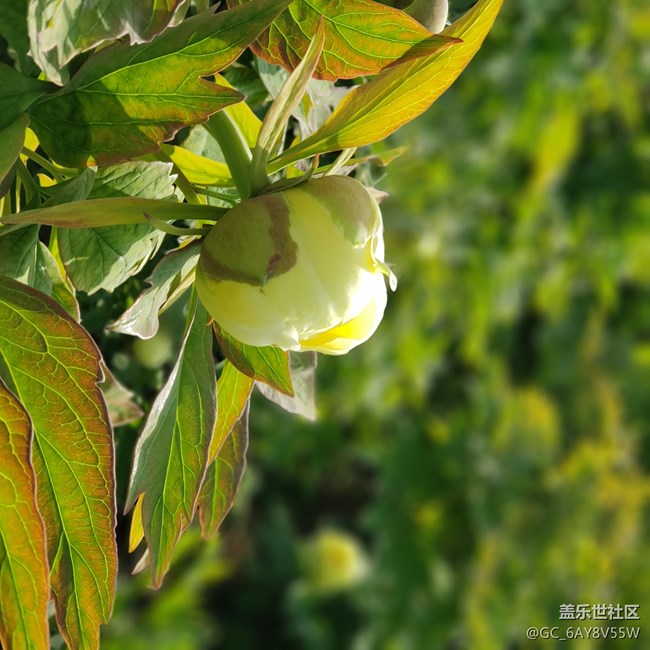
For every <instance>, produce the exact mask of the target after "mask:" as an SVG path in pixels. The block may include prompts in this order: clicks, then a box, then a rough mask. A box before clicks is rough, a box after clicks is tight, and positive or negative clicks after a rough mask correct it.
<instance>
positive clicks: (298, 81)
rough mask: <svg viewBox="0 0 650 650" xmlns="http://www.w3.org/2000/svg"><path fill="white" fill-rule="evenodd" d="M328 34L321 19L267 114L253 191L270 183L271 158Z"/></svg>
mask: <svg viewBox="0 0 650 650" xmlns="http://www.w3.org/2000/svg"><path fill="white" fill-rule="evenodd" d="M324 37H325V28H324V26H323V22H322V21H321V22H320V23H319V24H318V27H317V29H316V33H315V34H314V38H313V39H312V42H311V44H310V46H309V48H308V49H307V53H306V54H305V58H304V59H303V60H302V61H301V62H300V63H299V64H298V65H297V66H296V69H295V70H294V71H293V72H292V73H291V74H290V75H289V78H288V79H287V81H286V82H285V83H284V85H283V86H282V89H281V90H280V92H279V93H278V96H277V97H276V98H275V100H274V101H273V103H272V104H271V107H270V108H269V110H268V111H267V113H266V115H265V116H264V121H263V122H262V128H261V129H260V132H259V136H258V138H257V144H256V145H255V149H254V150H253V159H252V162H251V185H252V188H253V193H256V192H260V191H262V190H264V189H266V188H267V187H268V185H269V184H270V183H269V178H268V176H267V172H266V165H267V163H268V161H269V158H270V157H271V156H272V155H273V154H275V153H276V151H277V150H278V147H279V146H280V143H281V141H282V139H283V136H284V132H285V129H286V126H287V122H288V121H289V119H290V118H291V115H292V113H293V111H294V110H295V109H296V107H297V106H298V104H299V103H300V101H301V100H302V98H303V96H304V94H305V92H307V86H308V85H309V80H310V79H311V76H312V74H313V72H314V70H315V69H316V65H317V63H318V61H319V60H320V56H321V53H322V51H323V42H324Z"/></svg>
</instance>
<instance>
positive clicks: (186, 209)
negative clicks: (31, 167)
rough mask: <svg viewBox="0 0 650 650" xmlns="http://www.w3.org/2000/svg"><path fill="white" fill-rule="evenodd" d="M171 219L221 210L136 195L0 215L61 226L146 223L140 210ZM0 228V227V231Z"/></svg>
mask: <svg viewBox="0 0 650 650" xmlns="http://www.w3.org/2000/svg"><path fill="white" fill-rule="evenodd" d="M145 212H148V213H150V214H152V215H153V216H154V217H158V218H159V219H163V220H165V221H171V220H176V219H207V220H208V221H209V220H214V219H215V218H218V217H219V216H220V215H221V214H223V210H221V209H220V208H214V207H211V206H208V205H191V204H189V203H175V202H174V201H157V200H152V199H140V198H131V199H127V198H119V199H94V200H91V201H77V202H75V203H66V204H64V205H55V206H52V207H49V208H39V209H38V210H27V211H25V212H19V213H18V214H9V215H7V216H4V217H2V220H1V221H2V223H3V224H24V225H26V224H30V223H40V224H45V225H49V226H61V227H62V228H97V227H100V226H121V225H129V224H137V223H147V219H146V217H145V216H144V213H145ZM0 232H1V231H0Z"/></svg>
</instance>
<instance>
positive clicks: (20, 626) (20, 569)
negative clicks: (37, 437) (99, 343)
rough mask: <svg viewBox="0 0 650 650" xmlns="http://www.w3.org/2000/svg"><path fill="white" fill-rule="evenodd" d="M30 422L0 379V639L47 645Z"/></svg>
mask: <svg viewBox="0 0 650 650" xmlns="http://www.w3.org/2000/svg"><path fill="white" fill-rule="evenodd" d="M31 444H32V424H31V422H30V420H29V417H28V415H27V413H26V412H25V410H24V409H23V407H22V406H21V405H20V403H19V402H18V401H17V400H16V398H15V397H14V395H12V394H11V393H10V392H9V391H8V390H7V388H6V386H5V385H4V384H3V383H2V381H1V380H0V449H2V464H1V465H0V641H2V645H3V647H4V648H7V650H12V649H16V650H17V649H18V648H32V649H33V650H41V649H44V650H46V649H47V648H49V639H50V633H49V627H48V624H47V602H48V600H49V591H50V585H49V582H48V578H47V574H48V566H47V553H46V548H45V527H44V526H43V520H42V519H41V516H40V514H39V512H38V508H37V506H36V477H35V476H34V470H33V468H32V464H31Z"/></svg>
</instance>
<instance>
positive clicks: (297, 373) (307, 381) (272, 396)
mask: <svg viewBox="0 0 650 650" xmlns="http://www.w3.org/2000/svg"><path fill="white" fill-rule="evenodd" d="M289 360H290V363H289V370H290V372H291V383H292V385H293V391H294V394H293V395H286V394H284V393H281V392H280V391H277V390H275V389H274V388H271V386H269V385H268V384H264V383H262V382H256V384H255V385H256V386H257V389H258V390H259V391H260V393H262V395H264V397H266V399H268V400H270V401H271V402H273V403H274V404H277V405H278V406H280V407H281V408H283V409H284V410H285V411H288V412H289V413H293V414H295V415H302V416H304V417H306V418H307V419H308V420H315V419H316V402H315V397H314V383H315V370H316V366H317V364H318V355H317V354H316V353H315V352H291V353H290V355H289Z"/></svg>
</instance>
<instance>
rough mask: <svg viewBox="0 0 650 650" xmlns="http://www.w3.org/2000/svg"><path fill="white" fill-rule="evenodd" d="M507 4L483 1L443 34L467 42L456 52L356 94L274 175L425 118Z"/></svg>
mask: <svg viewBox="0 0 650 650" xmlns="http://www.w3.org/2000/svg"><path fill="white" fill-rule="evenodd" d="M502 2H503V0H480V1H479V2H478V3H477V4H476V5H474V7H473V8H472V9H470V10H469V11H468V12H467V13H466V14H465V15H464V16H463V17H462V18H460V19H459V20H457V21H456V22H455V23H454V24H453V25H451V26H450V27H448V28H447V29H446V30H445V31H444V34H446V35H447V36H454V37H458V38H461V39H463V42H462V43H460V44H458V45H454V46H453V47H451V48H449V49H447V50H444V51H442V52H438V53H436V54H432V55H430V56H427V57H423V58H420V59H415V60H412V61H408V62H406V63H401V64H399V65H396V66H395V67H393V68H390V69H388V70H385V71H384V72H382V73H381V74H380V75H379V76H378V77H376V78H375V79H373V80H372V81H371V82H370V83H367V84H365V85H363V86H358V87H357V88H354V89H353V90H352V91H351V92H350V93H349V94H348V95H346V96H345V97H344V98H343V101H342V102H341V103H340V104H339V106H338V107H337V109H336V110H335V111H334V113H333V114H332V116H331V117H330V119H329V120H327V122H326V123H325V124H324V125H323V126H322V127H321V128H320V129H319V130H318V131H316V133H314V134H313V135H311V136H310V137H308V138H306V139H305V140H303V141H302V142H300V143H299V144H298V145H296V146H295V147H293V148H291V149H289V150H288V151H286V152H285V153H284V154H281V155H280V156H279V157H278V158H277V159H276V161H275V162H274V163H272V164H271V167H272V168H273V169H279V168H282V167H283V166H286V165H289V164H291V163H293V162H296V161H298V160H300V159H302V158H305V157H307V156H312V155H314V154H317V153H324V152H327V151H336V150H339V149H348V148H352V147H361V146H363V145H366V144H371V143H373V142H379V141H380V140H383V139H384V138H386V137H388V136H389V135H390V134H391V133H393V132H394V131H396V130H397V129H398V128H399V127H400V126H402V125H403V124H406V123H407V122H409V121H411V120H412V119H414V118H415V117H417V116H418V115H420V114H421V113H423V112H424V111H425V110H426V109H427V108H429V106H431V104H432V103H433V102H434V101H435V100H436V99H438V97H440V95H442V93H443V92H445V90H447V88H449V86H451V84H452V83H453V82H454V81H455V80H456V78H457V77H458V76H459V75H460V73H461V72H462V71H463V70H464V69H465V67H466V66H467V64H468V63H469V62H470V60H471V59H472V57H473V56H474V55H475V54H476V52H477V51H478V49H479V48H480V47H481V44H482V43H483V40H484V39H485V37H486V36H487V33H488V32H489V31H490V28H491V27H492V24H493V23H494V20H495V19H496V17H497V14H498V13H499V9H500V8H501V4H502Z"/></svg>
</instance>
